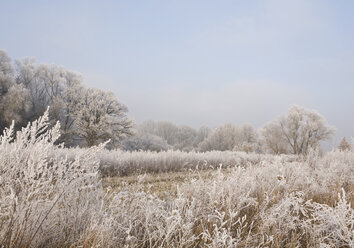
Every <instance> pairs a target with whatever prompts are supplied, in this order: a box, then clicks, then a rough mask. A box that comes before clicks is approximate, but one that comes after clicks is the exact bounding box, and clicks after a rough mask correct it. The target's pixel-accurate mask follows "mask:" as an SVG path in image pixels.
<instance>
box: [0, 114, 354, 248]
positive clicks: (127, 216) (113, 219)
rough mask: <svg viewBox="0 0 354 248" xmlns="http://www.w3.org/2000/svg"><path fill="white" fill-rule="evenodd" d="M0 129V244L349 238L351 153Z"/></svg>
mask: <svg viewBox="0 0 354 248" xmlns="http://www.w3.org/2000/svg"><path fill="white" fill-rule="evenodd" d="M59 135H60V128H59V126H58V125H57V126H54V127H53V128H48V116H47V115H44V116H43V117H42V118H41V119H39V120H38V121H35V122H33V123H32V124H30V125H28V126H27V127H26V128H24V129H22V131H20V132H17V133H16V135H15V134H14V131H13V126H12V127H11V128H10V129H7V130H6V131H5V133H4V134H3V136H2V137H1V138H0V154H1V156H0V209H1V211H0V227H1V228H0V247H354V211H353V203H354V194H353V192H354V152H353V151H345V152H340V151H332V152H328V153H326V154H324V155H322V154H320V153H318V152H316V151H312V152H311V153H310V154H308V156H306V157H302V156H284V155H281V156H280V155H279V156H275V155H262V154H253V153H250V154H247V153H240V152H207V153H197V152H190V153H185V152H179V151H166V152H160V153H157V152H123V151H119V150H115V151H108V150H105V148H104V145H101V146H98V147H92V148H89V149H65V148H63V147H61V146H58V145H56V144H55V141H56V140H57V139H58V138H59Z"/></svg>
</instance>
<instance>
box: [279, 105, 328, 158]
mask: <svg viewBox="0 0 354 248" xmlns="http://www.w3.org/2000/svg"><path fill="white" fill-rule="evenodd" d="M279 124H280V128H281V131H282V134H283V135H284V137H285V138H286V140H287V141H288V143H289V145H290V147H291V149H292V153H294V154H303V155H306V154H307V153H308V152H309V150H310V149H311V148H318V147H319V145H320V141H323V140H328V139H330V138H331V137H332V135H333V134H334V130H335V129H334V128H333V127H331V126H329V125H328V124H327V123H326V121H325V119H324V118H323V117H322V115H320V114H319V113H318V112H317V111H315V110H309V109H305V108H302V107H299V106H296V105H294V106H292V107H291V108H290V109H289V111H288V114H287V115H286V116H283V117H282V118H281V119H280V121H279Z"/></svg>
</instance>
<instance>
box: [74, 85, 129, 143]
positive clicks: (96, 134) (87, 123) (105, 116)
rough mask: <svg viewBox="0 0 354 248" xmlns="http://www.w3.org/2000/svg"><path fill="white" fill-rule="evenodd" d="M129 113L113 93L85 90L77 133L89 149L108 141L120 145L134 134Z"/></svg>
mask: <svg viewBox="0 0 354 248" xmlns="http://www.w3.org/2000/svg"><path fill="white" fill-rule="evenodd" d="M127 111H128V109H127V107H126V106H124V105H122V104H121V103H120V102H119V101H118V99H117V98H116V97H115V96H114V94H113V93H112V92H108V93H106V92H104V91H102V90H99V89H91V88H90V89H85V90H84V91H83V93H82V96H81V97H80V101H79V103H78V108H77V112H76V116H75V129H76V132H77V134H78V135H79V136H80V137H82V138H84V139H85V140H86V142H87V145H88V146H89V147H90V146H93V145H97V144H98V143H99V142H101V141H105V140H108V139H111V140H112V141H113V142H114V143H119V142H120V140H121V139H122V138H123V137H125V136H126V135H131V134H132V133H131V128H132V121H131V120H129V119H128V118H127V116H126V112H127Z"/></svg>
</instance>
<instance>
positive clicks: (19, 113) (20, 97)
mask: <svg viewBox="0 0 354 248" xmlns="http://www.w3.org/2000/svg"><path fill="white" fill-rule="evenodd" d="M1 105H2V109H3V112H2V114H3V119H4V121H5V122H6V123H8V124H10V123H11V122H12V121H15V124H16V125H17V126H18V125H21V124H22V121H23V117H24V116H26V115H27V113H28V111H29V107H30V102H29V93H28V90H27V89H26V88H25V87H24V86H23V85H22V84H15V85H13V86H11V87H10V89H9V90H8V92H7V94H6V95H5V96H4V97H3V98H2V101H1Z"/></svg>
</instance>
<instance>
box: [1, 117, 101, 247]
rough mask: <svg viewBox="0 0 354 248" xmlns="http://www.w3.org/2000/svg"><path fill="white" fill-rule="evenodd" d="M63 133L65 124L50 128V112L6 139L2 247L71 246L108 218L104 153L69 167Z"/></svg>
mask: <svg viewBox="0 0 354 248" xmlns="http://www.w3.org/2000/svg"><path fill="white" fill-rule="evenodd" d="M59 130H60V129H59V124H57V125H55V126H54V127H53V128H48V112H46V113H45V115H44V116H43V117H41V118H39V119H38V120H37V121H34V122H32V123H30V124H28V126H27V127H25V128H23V129H22V130H21V131H19V132H17V133H16V134H15V133H14V125H12V126H11V127H10V128H9V129H6V130H5V131H4V134H3V136H1V137H0V210H1V211H0V227H1V228H0V247H50V246H57V247H58V246H69V245H71V244H75V243H76V242H79V241H80V240H81V239H82V238H83V236H84V235H88V234H89V233H90V232H91V231H92V230H91V227H92V225H93V224H94V223H95V222H97V220H99V219H100V218H101V217H102V212H101V210H102V208H103V206H102V203H103V197H104V193H103V189H102V185H101V181H100V179H99V174H98V170H97V167H98V161H97V160H96V159H95V153H96V152H97V150H98V149H99V148H93V149H88V150H80V151H78V153H76V155H75V158H74V159H73V160H72V161H69V160H67V159H66V158H65V157H62V156H58V155H56V154H57V153H56V151H57V150H58V149H60V147H56V146H54V144H53V143H54V142H55V141H56V140H57V138H58V137H59Z"/></svg>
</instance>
